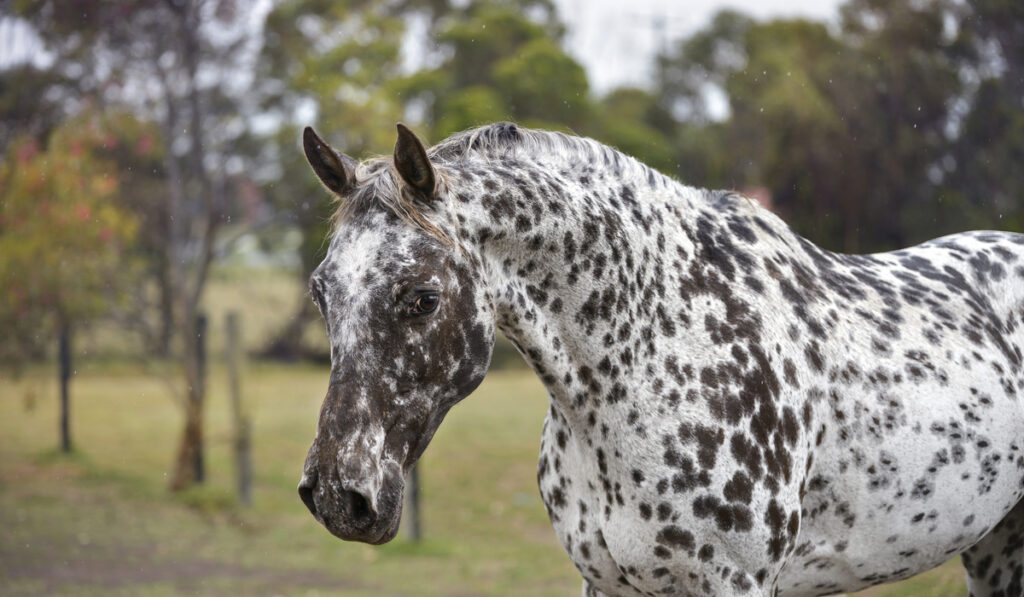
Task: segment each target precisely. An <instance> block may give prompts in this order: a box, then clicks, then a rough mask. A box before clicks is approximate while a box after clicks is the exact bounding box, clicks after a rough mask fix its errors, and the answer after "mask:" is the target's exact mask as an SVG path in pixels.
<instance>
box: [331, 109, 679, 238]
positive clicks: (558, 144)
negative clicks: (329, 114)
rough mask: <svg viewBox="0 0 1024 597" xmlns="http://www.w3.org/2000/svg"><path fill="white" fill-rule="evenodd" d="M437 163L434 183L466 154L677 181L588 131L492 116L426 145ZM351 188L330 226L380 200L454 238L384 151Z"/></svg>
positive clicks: (657, 182)
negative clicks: (409, 189) (414, 196)
mask: <svg viewBox="0 0 1024 597" xmlns="http://www.w3.org/2000/svg"><path fill="white" fill-rule="evenodd" d="M427 155H428V157H429V158H430V160H431V162H433V163H434V164H435V166H441V168H439V169H438V181H439V184H442V185H443V184H446V183H447V177H446V175H445V168H444V167H445V166H454V165H456V164H458V163H460V162H463V161H466V160H468V159H472V158H480V159H482V160H484V161H490V160H497V159H522V158H529V159H531V160H535V161H548V160H550V161H552V162H558V163H563V164H568V163H584V164H594V165H601V166H603V167H606V168H610V169H612V170H614V171H615V172H616V174H617V175H618V176H619V177H620V178H622V179H623V180H634V181H638V182H643V183H645V184H647V185H649V186H652V187H653V186H666V185H669V184H678V183H676V182H675V181H674V180H673V179H671V178H669V177H667V176H665V175H664V174H662V173H660V172H658V171H657V170H655V169H653V168H651V167H650V166H647V165H646V164H643V163H642V162H640V161H638V160H636V159H635V158H632V157H630V156H627V155H625V154H623V153H621V152H620V151H618V150H617V149H614V148H612V147H609V146H608V145H605V144H603V143H600V142H598V141H595V140H594V139H591V138H589V137H577V136H573V135H567V134H565V133H561V132H556V131H544V130H534V129H527V128H523V127H520V126H518V125H516V124H514V123H511V122H497V123H494V124H489V125H484V126H481V127H478V128H475V129H469V130H466V131H462V132H460V133H455V134H453V135H451V136H450V137H448V138H447V139H445V140H443V141H441V142H439V143H437V144H436V145H434V146H433V147H431V148H430V149H428V150H427ZM355 174H356V185H355V186H356V190H355V191H354V192H353V193H351V194H349V195H347V196H345V197H338V198H337V200H338V202H339V206H338V208H337V210H336V211H335V213H334V216H333V218H332V223H333V228H334V229H335V230H336V229H337V227H338V226H339V225H340V224H342V223H344V222H345V221H348V220H349V219H351V218H352V217H354V215H355V214H357V213H361V212H362V211H364V210H365V209H367V208H368V207H370V206H371V205H381V206H383V207H384V208H386V209H388V210H390V211H391V212H393V213H394V214H395V215H396V216H398V217H399V218H400V219H402V220H403V221H405V222H407V223H409V224H412V225H413V226H416V227H418V228H421V229H423V230H424V231H425V232H427V233H429V234H431V235H432V236H434V237H436V238H438V239H439V240H441V241H442V242H444V243H446V244H454V243H453V242H452V239H451V238H449V237H448V235H447V234H445V233H444V232H443V231H442V230H441V229H440V228H438V227H437V226H436V225H435V224H433V223H432V222H431V221H430V220H429V219H428V218H427V217H426V216H425V215H424V214H423V212H422V211H421V210H420V208H419V206H417V205H416V203H414V202H413V201H411V200H410V199H409V198H408V197H407V196H406V193H403V192H402V184H401V183H400V182H399V177H398V174H397V172H396V171H395V169H394V164H393V163H392V159H391V157H389V156H378V157H374V158H370V159H368V160H365V161H363V162H361V163H360V164H359V166H358V167H357V168H356V172H355Z"/></svg>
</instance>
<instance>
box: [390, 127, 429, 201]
mask: <svg viewBox="0 0 1024 597" xmlns="http://www.w3.org/2000/svg"><path fill="white" fill-rule="evenodd" d="M395 168H396V169H397V170H398V173H399V174H400V175H401V176H402V180H404V181H405V183H406V184H408V185H409V186H411V187H412V188H414V189H416V190H417V191H419V192H421V193H423V195H424V196H425V197H431V196H433V194H434V167H433V166H432V165H431V164H430V159H428V158H427V150H426V149H424V148H423V143H420V140H419V139H418V138H416V135H415V134H414V133H413V132H412V131H410V130H409V127H407V126H405V125H404V124H402V123H398V141H396V142H395Z"/></svg>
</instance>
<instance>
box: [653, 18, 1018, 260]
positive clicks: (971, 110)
mask: <svg viewBox="0 0 1024 597" xmlns="http://www.w3.org/2000/svg"><path fill="white" fill-rule="evenodd" d="M1019 10H1020V9H1019V8H1017V7H1016V6H1014V7H1009V6H1005V5H1002V4H1000V3H999V2H998V1H996V0H978V1H977V2H972V3H968V4H967V5H964V4H960V3H955V2H950V1H947V0H928V1H925V2H916V3H906V2H887V1H884V0H851V1H849V2H848V3H847V4H845V5H843V7H842V11H841V13H842V19H841V27H840V28H839V29H838V30H830V29H829V28H827V27H826V26H824V25H823V24H820V23H813V22H808V21H802V20H777V21H769V22H755V21H752V20H750V19H748V18H747V17H744V16H742V15H740V14H738V13H735V12H728V11H726V12H722V13H720V14H719V15H718V16H717V17H716V18H715V19H714V20H713V21H712V23H711V24H710V25H709V26H708V27H707V28H706V29H705V30H703V31H700V32H698V33H697V34H695V35H694V36H692V37H690V38H689V39H686V40H684V41H683V42H682V43H681V44H680V45H679V46H678V48H677V49H676V50H675V51H674V52H671V53H669V54H668V55H666V56H662V57H660V58H659V63H658V64H659V68H658V73H659V74H658V86H657V92H656V93H657V97H658V101H659V103H660V104H661V105H662V106H663V107H664V109H665V110H667V111H669V112H670V113H671V114H672V115H673V117H674V118H675V119H677V120H678V124H677V125H676V126H675V127H674V132H673V134H672V139H671V141H672V143H673V145H674V147H675V151H676V154H677V163H678V164H680V165H679V167H678V170H677V171H678V173H679V174H680V176H681V177H682V178H683V180H684V181H686V182H688V183H692V184H697V185H699V186H724V187H731V188H740V189H743V188H750V187H767V188H769V189H770V191H771V194H772V196H773V201H774V208H775V209H777V210H779V211H781V212H783V213H784V215H785V216H786V218H787V220H788V221H790V222H791V223H792V224H794V225H795V227H796V228H797V229H798V231H800V232H801V233H802V234H805V235H807V236H809V237H810V238H812V239H813V240H815V241H816V242H818V243H820V244H823V245H825V246H827V247H829V248H833V249H840V250H845V251H870V250H882V249H891V248H895V247H899V246H906V245H907V244H911V243H913V242H916V241H921V240H924V239H926V238H930V237H934V236H938V235H941V234H943V233H948V232H953V231H956V230H959V229H963V228H964V227H965V226H967V225H971V226H980V227H1000V228H1007V227H1009V228H1019V226H1020V223H1019V222H1020V215H1019V214H1020V213H1021V211H1020V207H1018V206H1019V205H1020V201H1019V197H1020V196H1021V192H1022V191H1024V188H1022V185H1021V184H1019V183H1017V182H1016V180H1017V179H1019V177H1016V176H1015V175H1014V173H1013V167H1012V166H1011V164H1012V163H1013V160H1014V159H1015V158H1016V159H1018V163H1019V158H1018V157H1017V156H1019V155H1020V141H1019V139H1020V135H1019V132H1018V131H1019V130H1020V129H1019V126H1020V125H1019V124H1018V123H1019V122H1020V120H1021V119H1022V118H1024V117H1022V115H1021V103H1020V96H1019V95H1017V96H1014V95H1013V93H1012V91H1010V90H1011V88H1012V85H1013V83H1012V81H1013V80H1014V77H1013V75H1012V73H1013V72H1014V71H1013V68H1014V66H1012V65H1013V64H1015V63H1020V62H1024V61H1020V60H1016V59H1015V58H1009V57H1010V56H1011V55H1012V56H1016V55H1013V54H1012V51H1013V48H1015V47H1016V46H1015V45H1014V44H1016V43H1018V42H1017V41H1016V40H1017V39H1018V38H1017V37H1014V35H1012V34H1009V33H1008V30H1013V27H1012V26H1007V27H993V28H989V27H983V28H981V30H977V29H978V23H979V22H980V21H979V19H982V17H983V16H984V15H987V16H984V18H988V19H990V20H991V19H992V18H993V16H992V15H1001V17H1002V18H1004V19H1006V20H1010V21H1012V17H1013V16H1014V14H1015V13H1014V11H1019ZM975 13H977V15H979V16H978V17H977V18H976V15H975ZM983 13H984V14H983ZM982 20H983V19H982ZM993 48H996V51H997V53H998V54H999V55H1001V56H1006V57H1008V58H1007V59H1006V62H1005V64H1006V65H1007V66H1006V68H1005V72H1004V73H993V72H991V71H992V64H993V62H992V60H991V56H990V55H991V53H992V51H993ZM986 53H988V54H989V57H988V58H986ZM972 80H980V84H978V85H975V84H973V83H972ZM714 90H717V91H718V92H720V93H721V94H723V95H721V96H720V97H724V98H725V101H726V107H727V110H726V113H725V115H724V116H725V119H724V120H722V121H721V122H715V114H713V113H712V112H713V108H714V102H713V101H712V100H710V99H709V98H713V97H716V96H715V94H714V93H713V91H714ZM965 107H967V108H968V109H967V110H965ZM979 158H980V159H979ZM1004 216H1005V217H1004Z"/></svg>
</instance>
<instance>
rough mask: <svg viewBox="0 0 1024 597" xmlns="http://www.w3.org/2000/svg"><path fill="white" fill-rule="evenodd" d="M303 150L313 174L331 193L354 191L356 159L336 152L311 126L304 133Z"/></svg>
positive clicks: (339, 193)
mask: <svg viewBox="0 0 1024 597" xmlns="http://www.w3.org/2000/svg"><path fill="white" fill-rule="evenodd" d="M302 149H303V151H305V152H306V159H307V160H308V161H309V165H310V166H312V167H313V172H315V173H316V176H317V178H319V179H320V182H322V183H323V184H324V186H325V187H327V189H328V190H329V191H331V192H333V193H336V194H338V195H344V194H345V193H346V192H348V191H349V190H351V189H352V186H353V185H354V184H355V180H356V175H355V169H356V161H355V160H354V159H352V158H350V157H348V156H347V155H345V154H343V153H341V152H339V151H336V150H335V149H334V148H333V147H331V146H330V145H328V144H327V142H326V141H324V140H323V139H321V138H320V136H319V135H317V134H316V131H314V130H313V127H309V126H307V127H306V130H304V131H302Z"/></svg>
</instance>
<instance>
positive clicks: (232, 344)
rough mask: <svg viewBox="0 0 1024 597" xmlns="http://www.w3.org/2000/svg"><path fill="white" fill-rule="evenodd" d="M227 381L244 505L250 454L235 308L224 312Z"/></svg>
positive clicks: (248, 498) (249, 493)
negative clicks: (225, 320) (225, 315)
mask: <svg viewBox="0 0 1024 597" xmlns="http://www.w3.org/2000/svg"><path fill="white" fill-rule="evenodd" d="M226 338H227V349H226V351H225V354H226V357H227V361H228V363H227V364H228V384H229V385H230V390H231V420H232V421H233V422H234V432H235V433H234V437H233V441H234V447H235V469H236V472H237V482H238V500H239V501H240V502H241V503H242V504H243V505H245V506H248V505H250V504H251V503H252V457H251V443H250V437H249V434H250V428H249V416H248V414H247V413H246V412H245V410H244V409H243V407H242V383H241V379H242V376H241V360H242V358H241V354H242V331H241V327H240V323H239V317H238V312H237V311H229V312H228V315H227V336H226Z"/></svg>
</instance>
